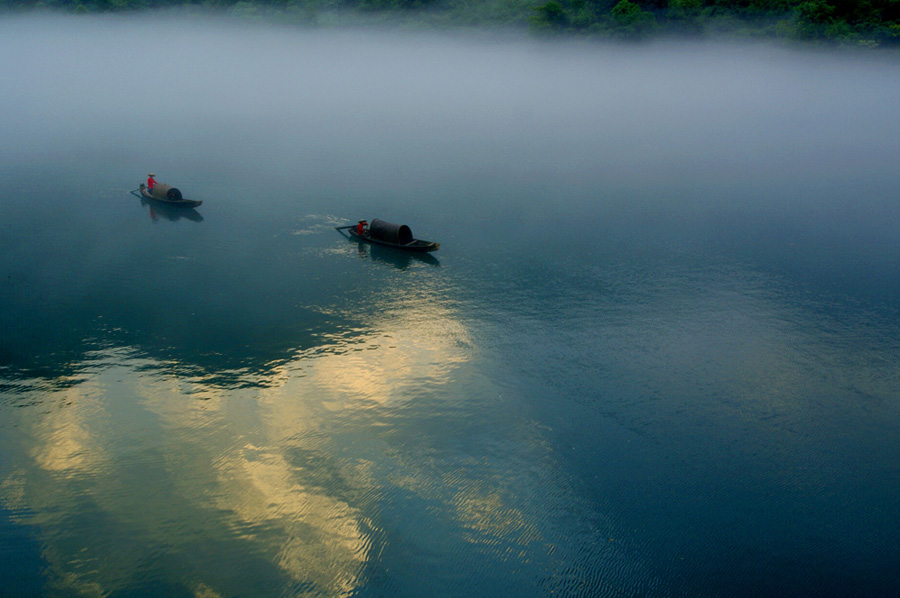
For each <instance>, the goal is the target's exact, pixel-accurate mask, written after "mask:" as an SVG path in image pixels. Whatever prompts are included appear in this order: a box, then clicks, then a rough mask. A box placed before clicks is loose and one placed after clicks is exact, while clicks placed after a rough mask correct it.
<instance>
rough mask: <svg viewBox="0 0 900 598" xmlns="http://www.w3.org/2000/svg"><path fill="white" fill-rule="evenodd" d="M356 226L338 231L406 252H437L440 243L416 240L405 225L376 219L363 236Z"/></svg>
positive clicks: (339, 227) (349, 226)
mask: <svg viewBox="0 0 900 598" xmlns="http://www.w3.org/2000/svg"><path fill="white" fill-rule="evenodd" d="M357 226H358V225H356V224H348V225H346V226H337V227H335V228H336V229H337V230H346V231H347V232H348V233H349V234H350V237H351V238H354V239H357V240H359V241H365V242H366V243H372V244H374V245H382V246H384V247H393V248H394V249H402V250H404V251H415V252H429V251H437V250H438V249H439V248H440V247H441V244H440V243H434V242H432V241H423V240H421V239H414V238H413V236H412V231H410V230H409V227H408V226H406V225H405V224H394V223H392V222H385V221H384V220H379V219H378V218H375V219H373V220H372V223H371V224H370V225H369V226H368V227H367V228H365V229H364V230H363V232H362V234H360V233H358V232H357Z"/></svg>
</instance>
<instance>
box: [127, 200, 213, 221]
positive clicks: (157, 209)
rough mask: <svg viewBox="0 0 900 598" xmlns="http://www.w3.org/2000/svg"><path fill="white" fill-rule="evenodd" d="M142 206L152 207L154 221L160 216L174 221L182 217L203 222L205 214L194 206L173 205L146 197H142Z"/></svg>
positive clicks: (151, 212) (151, 217) (151, 213)
mask: <svg viewBox="0 0 900 598" xmlns="http://www.w3.org/2000/svg"><path fill="white" fill-rule="evenodd" d="M141 206H147V207H149V208H150V219H151V220H153V221H154V222H158V221H159V219H160V218H164V219H166V220H171V221H172V222H175V221H176V220H180V219H182V218H184V219H186V220H192V221H194V222H203V216H201V215H200V212H198V211H197V210H195V209H194V208H184V207H180V206H171V205H167V204H165V203H163V202H161V201H156V200H155V199H147V198H146V197H142V198H141Z"/></svg>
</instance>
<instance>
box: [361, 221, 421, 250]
mask: <svg viewBox="0 0 900 598" xmlns="http://www.w3.org/2000/svg"><path fill="white" fill-rule="evenodd" d="M369 236H370V237H372V238H373V239H378V240H379V241H385V242H387V243H396V244H398V245H406V244H407V243H410V242H411V241H412V240H413V236H412V231H411V230H409V227H408V226H406V225H405V224H394V223H393V222H385V221H384V220H380V219H378V218H375V219H373V220H372V222H371V223H370V224H369Z"/></svg>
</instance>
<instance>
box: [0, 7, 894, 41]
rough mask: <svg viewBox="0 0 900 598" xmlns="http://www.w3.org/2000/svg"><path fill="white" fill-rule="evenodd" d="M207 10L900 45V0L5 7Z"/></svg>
mask: <svg viewBox="0 0 900 598" xmlns="http://www.w3.org/2000/svg"><path fill="white" fill-rule="evenodd" d="M171 7H190V8H204V9H212V10H215V11H220V12H226V13H229V14H231V15H234V16H240V17H245V18H253V19H257V18H260V19H263V18H264V19H270V20H276V21H285V22H292V23H302V24H307V25H313V26H336V25H346V24H357V23H359V22H363V21H372V20H375V21H382V22H383V21H385V20H387V19H391V20H400V21H401V22H404V23H406V24H414V25H419V26H429V27H435V26H439V27H460V26H466V27H470V26H483V27H498V26H503V27H519V28H528V29H529V30H531V31H532V32H535V33H539V34H545V35H567V36H587V37H597V38H614V39H627V40H641V39H647V38H651V37H655V36H672V35H676V36H684V37H705V36H723V35H724V36H733V37H741V38H769V39H784V40H792V41H802V42H804V43H812V44H817V45H818V44H824V45H842V46H863V47H885V46H894V47H896V46H898V45H900V2H898V1H897V0H0V11H2V12H10V11H20V10H31V9H51V10H61V11H65V12H76V13H81V12H120V11H139V10H148V9H160V8H171Z"/></svg>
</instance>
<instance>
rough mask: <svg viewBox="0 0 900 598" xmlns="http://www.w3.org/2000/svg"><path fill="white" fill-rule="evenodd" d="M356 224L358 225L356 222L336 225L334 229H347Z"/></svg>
mask: <svg viewBox="0 0 900 598" xmlns="http://www.w3.org/2000/svg"><path fill="white" fill-rule="evenodd" d="M354 226H356V225H355V224H348V225H347V226H335V227H334V230H345V229H348V228H353V227H354Z"/></svg>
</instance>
